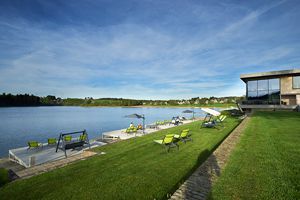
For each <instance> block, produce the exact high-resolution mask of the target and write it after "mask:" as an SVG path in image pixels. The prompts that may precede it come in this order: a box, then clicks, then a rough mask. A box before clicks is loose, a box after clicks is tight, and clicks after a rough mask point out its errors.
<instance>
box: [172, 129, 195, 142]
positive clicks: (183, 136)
mask: <svg viewBox="0 0 300 200" xmlns="http://www.w3.org/2000/svg"><path fill="white" fill-rule="evenodd" d="M189 132H190V130H189V129H185V130H183V131H182V132H181V133H180V135H174V138H176V139H178V140H181V141H183V142H184V143H186V141H192V140H193V139H192V138H191V135H190V134H189Z"/></svg>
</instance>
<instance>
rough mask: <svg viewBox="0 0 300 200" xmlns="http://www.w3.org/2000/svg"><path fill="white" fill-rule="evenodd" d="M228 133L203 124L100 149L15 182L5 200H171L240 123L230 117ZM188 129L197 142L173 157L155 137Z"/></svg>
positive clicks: (3, 191)
mask: <svg viewBox="0 0 300 200" xmlns="http://www.w3.org/2000/svg"><path fill="white" fill-rule="evenodd" d="M225 121H226V122H225V128H223V129H219V130H217V129H209V128H203V129H200V122H199V121H198V122H194V123H191V124H188V125H182V126H178V127H175V128H172V129H169V130H162V131H159V132H157V133H153V134H149V135H146V136H144V137H140V138H135V139H130V140H126V141H122V142H119V143H114V144H110V145H107V146H103V147H101V148H98V149H97V150H96V151H99V152H100V151H104V152H106V154H105V155H99V156H94V157H91V158H89V159H87V160H84V161H79V162H77V163H74V164H71V165H69V166H66V167H63V168H60V169H57V170H54V171H52V172H48V173H44V174H41V175H39V176H35V177H32V178H30V179H25V180H21V181H15V182H12V183H9V184H7V185H5V186H4V187H3V188H1V189H0V196H1V197H2V198H3V197H4V198H6V199H154V198H155V199H166V198H167V194H168V193H169V194H170V193H172V192H174V191H175V190H176V189H177V188H178V186H179V184H180V182H182V181H183V180H184V179H185V178H186V177H187V176H188V175H190V174H191V173H192V171H193V170H194V169H195V167H197V166H199V164H200V163H202V162H203V161H204V160H205V159H206V158H207V157H208V156H209V154H210V152H211V151H212V150H213V149H215V148H216V147H217V146H218V144H219V143H220V142H221V141H222V140H223V139H224V138H225V137H226V136H227V135H228V134H229V133H230V132H231V131H232V130H233V129H234V127H235V126H236V125H237V124H238V123H239V121H238V120H237V119H234V118H227V119H226V120H225ZM186 128H189V129H190V130H191V133H192V138H193V142H187V144H183V143H181V142H180V143H179V145H180V150H179V151H177V150H176V149H172V150H171V152H170V153H166V151H165V150H164V149H163V148H162V147H161V146H160V145H158V144H155V143H154V142H153V140H154V139H160V138H162V137H163V136H164V135H165V134H167V133H180V131H181V130H183V129H186Z"/></svg>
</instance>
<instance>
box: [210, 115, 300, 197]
mask: <svg viewBox="0 0 300 200" xmlns="http://www.w3.org/2000/svg"><path fill="white" fill-rule="evenodd" d="M210 199H222V200H223V199H291V200H292V199H300V113H295V112H257V113H255V115H254V116H253V117H252V119H251V121H250V124H249V126H248V127H247V128H246V130H245V131H244V132H243V135H242V138H241V141H240V142H239V144H238V145H237V147H236V149H235V150H234V152H233V154H232V155H231V157H230V160H229V163H228V165H227V166H226V168H225V170H224V172H223V174H222V175H221V177H220V178H219V180H218V181H217V183H216V184H215V185H214V186H213V189H212V192H211V194H210Z"/></svg>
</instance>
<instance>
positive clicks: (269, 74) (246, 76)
mask: <svg viewBox="0 0 300 200" xmlns="http://www.w3.org/2000/svg"><path fill="white" fill-rule="evenodd" d="M297 75H300V69H291V70H281V71H271V72H259V73H253V74H241V76H240V79H242V81H244V82H245V83H246V82H247V81H249V80H255V79H265V78H279V77H283V76H297Z"/></svg>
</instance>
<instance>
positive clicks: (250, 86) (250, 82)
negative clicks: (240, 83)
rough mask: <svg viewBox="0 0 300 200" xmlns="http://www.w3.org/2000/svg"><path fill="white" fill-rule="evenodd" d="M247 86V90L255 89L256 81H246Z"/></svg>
mask: <svg viewBox="0 0 300 200" xmlns="http://www.w3.org/2000/svg"><path fill="white" fill-rule="evenodd" d="M247 86H248V91H256V90H257V81H248V82H247Z"/></svg>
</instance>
